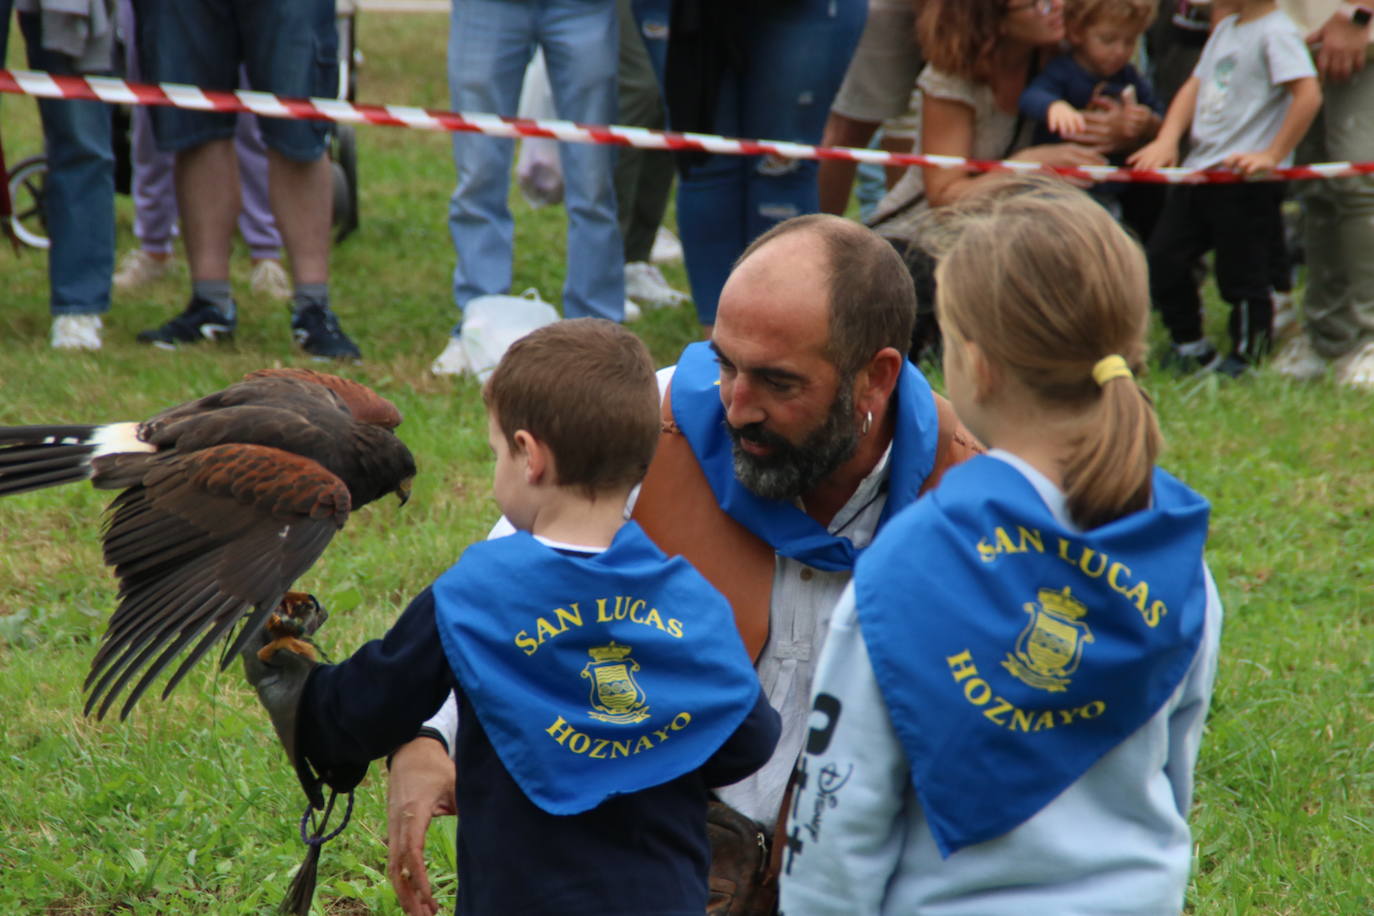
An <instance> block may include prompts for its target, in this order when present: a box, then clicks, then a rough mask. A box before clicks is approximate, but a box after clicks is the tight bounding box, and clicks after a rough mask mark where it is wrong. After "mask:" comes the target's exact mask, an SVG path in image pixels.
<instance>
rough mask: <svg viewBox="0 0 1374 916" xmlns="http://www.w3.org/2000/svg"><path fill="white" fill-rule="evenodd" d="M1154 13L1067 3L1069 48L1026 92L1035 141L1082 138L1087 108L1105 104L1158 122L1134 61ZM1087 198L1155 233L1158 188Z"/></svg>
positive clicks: (1125, 1) (1110, 189) (1097, 192)
mask: <svg viewBox="0 0 1374 916" xmlns="http://www.w3.org/2000/svg"><path fill="white" fill-rule="evenodd" d="M1154 15H1155V3H1154V0H1068V2H1066V3H1065V4H1064V32H1065V35H1066V37H1067V38H1068V41H1069V45H1070V47H1071V48H1072V50H1071V51H1070V52H1069V53H1068V54H1062V55H1060V56H1059V57H1056V58H1055V59H1054V60H1051V61H1050V62H1049V63H1048V64H1046V65H1045V69H1044V70H1042V71H1040V74H1039V75H1038V76H1036V77H1035V79H1033V80H1031V82H1030V85H1028V86H1027V87H1026V90H1025V92H1023V93H1022V94H1021V105H1020V108H1021V113H1022V114H1023V115H1025V116H1026V117H1028V118H1030V119H1032V120H1033V121H1035V122H1036V128H1035V135H1034V138H1033V139H1032V141H1031V142H1033V143H1056V142H1059V140H1060V139H1065V140H1068V139H1071V138H1072V137H1073V136H1074V135H1075V134H1078V133H1081V132H1082V131H1083V130H1084V129H1085V128H1086V127H1087V123H1086V122H1085V121H1084V119H1083V114H1082V110H1083V109H1087V108H1089V107H1091V106H1092V105H1093V104H1094V103H1095V102H1096V101H1097V100H1100V99H1113V100H1115V101H1118V102H1120V103H1121V104H1123V105H1133V104H1134V105H1140V106H1144V109H1145V110H1147V111H1148V112H1149V113H1150V117H1151V118H1152V119H1154V120H1156V121H1157V120H1158V118H1159V115H1160V114H1161V112H1162V108H1161V106H1160V104H1159V101H1158V99H1157V98H1156V96H1155V93H1154V89H1153V88H1152V87H1151V85H1150V81H1149V80H1147V79H1146V78H1145V77H1144V76H1142V75H1141V74H1140V72H1139V71H1138V70H1136V68H1135V66H1134V65H1133V64H1132V63H1131V56H1132V55H1133V54H1135V50H1136V47H1137V45H1139V44H1140V36H1141V35H1142V34H1144V32H1145V30H1146V29H1147V28H1149V26H1150V22H1151V21H1152V20H1153V19H1154ZM1146 136H1149V134H1148V133H1147V134H1146ZM1108 161H1109V162H1111V163H1112V164H1113V165H1123V164H1124V163H1125V161H1126V157H1125V156H1124V155H1114V156H1109V157H1108ZM1088 193H1090V194H1091V195H1092V196H1093V198H1094V199H1095V200H1097V202H1098V203H1100V204H1102V205H1103V206H1104V207H1106V208H1107V209H1108V210H1109V211H1111V213H1112V215H1113V216H1115V217H1116V218H1117V219H1119V220H1122V221H1123V222H1125V223H1126V224H1127V225H1129V226H1130V227H1131V228H1132V229H1133V230H1135V231H1136V233H1137V234H1139V235H1141V236H1142V237H1148V235H1149V233H1150V231H1151V230H1152V229H1153V228H1154V222H1155V220H1156V219H1157V218H1158V215H1159V209H1160V201H1161V194H1160V190H1159V188H1157V187H1154V186H1152V185H1131V184H1123V183H1121V182H1107V183H1103V184H1098V185H1094V186H1093V188H1092V190H1090V191H1089V192H1088Z"/></svg>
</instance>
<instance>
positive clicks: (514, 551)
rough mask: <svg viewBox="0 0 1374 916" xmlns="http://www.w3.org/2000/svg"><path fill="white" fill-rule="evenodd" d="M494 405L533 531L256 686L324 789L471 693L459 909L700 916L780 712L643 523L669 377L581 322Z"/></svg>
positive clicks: (604, 330) (508, 369)
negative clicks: (336, 654) (354, 638)
mask: <svg viewBox="0 0 1374 916" xmlns="http://www.w3.org/2000/svg"><path fill="white" fill-rule="evenodd" d="M483 397H484V400H485V401H486V405H487V410H488V440H489V442H490V444H491V448H492V451H493V452H494V453H495V456H496V466H495V469H494V474H493V487H492V489H493V493H494V496H495V498H496V502H497V503H498V505H499V506H500V508H501V511H502V512H503V513H504V514H505V516H506V518H507V519H508V520H509V521H510V522H511V523H512V524H513V525H514V526H515V528H516V529H517V530H516V533H514V534H511V535H509V536H507V537H501V538H496V539H493V540H488V541H485V542H481V543H478V544H474V545H472V546H471V547H469V548H468V549H467V551H466V552H465V553H464V554H463V556H462V558H461V560H460V561H459V562H458V563H457V564H456V565H455V566H453V567H452V568H451V569H449V570H448V571H447V572H446V573H444V574H443V575H441V576H440V577H439V578H438V579H437V580H436V581H435V582H434V584H433V585H432V586H431V587H430V588H427V589H426V590H425V591H424V592H422V593H421V594H420V595H419V596H418V597H417V598H416V599H415V600H414V601H412V602H411V604H410V606H409V607H408V608H407V609H406V611H405V612H404V613H403V614H402V615H401V617H400V619H399V620H398V621H397V622H396V624H395V625H394V626H393V627H392V629H391V631H390V632H389V633H388V634H387V635H386V636H385V638H383V639H382V640H378V641H374V642H371V643H368V644H367V645H365V646H363V648H362V649H360V650H359V651H358V652H357V653H355V654H354V655H353V657H352V658H350V659H348V660H347V661H345V662H343V663H342V664H340V665H319V666H313V665H312V664H311V663H309V662H306V661H305V660H304V659H302V658H301V656H298V655H295V654H294V653H290V652H280V651H279V652H277V654H276V655H274V656H273V657H272V659H271V664H270V665H255V664H254V663H253V662H252V661H251V660H250V661H249V662H248V666H247V667H248V668H249V679H250V680H251V681H253V683H254V684H255V686H257V687H258V692H259V696H260V697H261V698H262V700H263V703H264V705H265V706H266V707H267V708H268V711H269V712H271V713H272V717H273V723H274V725H276V726H277V728H278V732H279V733H283V734H284V735H286V736H289V737H290V738H293V739H294V740H284V742H283V743H284V744H286V746H287V751H288V755H289V756H291V757H292V759H293V761H294V762H295V763H296V764H297V768H298V771H299V770H301V769H302V765H304V776H303V781H304V782H306V783H307V784H308V783H309V780H310V779H311V778H312V776H313V774H312V773H311V770H312V769H313V771H314V773H317V774H318V779H319V781H320V782H323V783H327V784H329V785H330V786H331V787H333V788H335V789H337V790H347V789H351V788H352V787H353V786H354V785H355V784H356V783H357V782H358V780H359V779H361V777H362V775H363V773H364V772H365V771H366V766H367V762H368V761H369V760H372V759H374V758H376V757H380V756H382V755H384V754H386V753H388V752H389V751H392V750H394V749H395V748H396V747H398V746H399V745H401V744H402V743H404V742H406V741H408V740H410V739H411V738H413V737H414V736H415V735H416V734H417V732H418V731H419V730H420V726H421V724H422V723H423V722H424V720H425V719H426V718H428V717H429V716H430V715H431V714H433V713H434V711H435V710H436V709H438V708H439V706H440V704H441V703H442V702H443V701H444V698H445V696H446V694H447V693H448V691H449V690H450V689H452V690H453V691H454V693H455V694H456V696H457V698H458V708H459V727H458V734H457V740H456V746H455V747H454V748H452V749H451V750H452V751H453V756H454V758H455V761H456V766H457V773H458V778H457V787H456V805H457V809H458V811H459V813H460V814H461V820H460V823H459V829H458V903H457V912H458V913H465V914H466V913H471V914H491V913H517V912H518V913H549V914H577V913H587V914H591V913H597V914H606V913H623V914H627V916H628V914H682V916H687V914H691V916H699V914H700V913H702V912H703V911H704V909H705V906H706V901H707V867H708V863H709V861H710V850H709V846H708V843H707V837H706V805H707V790H708V788H709V787H713V786H717V785H725V784H728V783H732V782H735V781H737V780H739V779H741V778H743V777H744V776H746V775H748V774H749V773H752V772H753V771H754V770H756V769H757V768H758V767H760V766H761V765H763V763H765V762H766V761H767V760H768V758H769V756H770V755H771V753H772V750H773V747H774V745H775V744H776V743H777V738H778V732H779V719H778V715H777V713H776V712H774V711H773V709H772V708H771V707H770V706H769V705H768V702H767V700H766V698H765V697H764V695H763V692H762V690H761V688H760V686H759V682H758V677H757V675H755V673H754V669H753V666H752V663H751V661H750V659H749V657H748V655H747V654H746V652H745V649H744V646H743V644H742V642H741V641H740V638H739V635H738V632H737V630H736V628H735V625H734V620H733V616H732V613H731V609H730V605H729V604H728V602H726V600H725V599H724V598H723V597H722V596H721V595H720V593H719V592H717V591H716V590H715V589H713V588H712V587H711V586H710V585H708V584H707V582H706V580H705V579H703V578H701V576H700V575H699V574H698V573H697V572H696V571H695V570H694V569H693V568H692V567H691V566H690V565H689V564H688V563H687V562H686V561H685V560H683V559H682V558H681V557H677V558H672V559H670V558H668V557H667V556H665V555H664V554H663V553H662V552H661V551H660V550H659V549H658V548H657V547H655V546H654V545H653V543H652V542H650V541H649V540H648V538H647V537H646V536H645V535H644V533H643V531H641V530H640V528H639V526H638V525H637V524H635V523H634V522H627V521H625V517H624V506H625V502H626V498H627V497H628V495H629V492H630V490H631V488H632V487H634V486H635V485H636V484H637V483H638V482H639V480H640V479H641V478H642V477H643V475H644V473H645V471H646V469H647V468H648V464H649V460H650V458H651V457H652V456H653V452H654V448H655V446H656V444H657V441H658V436H659V427H660V422H661V421H660V413H659V401H658V388H657V384H656V382H655V378H654V368H653V364H652V362H651V361H650V359H649V355H648V352H647V351H646V350H645V348H644V345H643V343H641V342H640V341H639V339H638V338H637V337H635V336H634V335H633V334H631V333H630V332H629V331H626V330H624V329H623V328H621V327H619V326H618V325H616V324H614V323H612V322H609V321H603V320H600V319H579V320H573V321H563V322H559V323H557V324H553V325H549V326H546V327H543V328H540V329H539V330H536V331H534V332H533V333H531V334H530V335H529V336H527V337H525V338H523V339H521V340H519V341H517V342H516V343H515V344H514V345H512V347H511V348H510V350H509V351H508V352H507V354H506V355H505V357H504V358H503V359H502V360H501V363H500V365H498V366H497V368H496V371H495V372H494V373H493V375H492V376H491V379H490V380H489V381H488V382H487V384H486V386H485V388H484V389H483ZM255 669H256V677H255ZM274 678H275V679H276V680H273V679H274ZM293 717H294V718H293ZM294 723H299V724H298V725H295V726H294V727H293V724H294ZM419 891H420V893H419V895H418V896H419V900H418V903H419V905H420V906H421V908H423V909H424V910H426V911H429V912H433V911H434V904H433V900H432V898H430V897H429V891H428V888H427V887H422V888H420V889H419Z"/></svg>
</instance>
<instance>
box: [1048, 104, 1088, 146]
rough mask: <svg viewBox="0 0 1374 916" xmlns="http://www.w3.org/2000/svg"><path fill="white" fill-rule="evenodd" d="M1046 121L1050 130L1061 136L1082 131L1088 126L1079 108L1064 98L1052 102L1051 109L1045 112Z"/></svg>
mask: <svg viewBox="0 0 1374 916" xmlns="http://www.w3.org/2000/svg"><path fill="white" fill-rule="evenodd" d="M1045 122H1046V123H1047V124H1049V127H1050V130H1052V131H1054V132H1055V133H1056V134H1059V135H1060V136H1061V137H1067V136H1068V135H1070V134H1078V133H1082V132H1083V131H1084V130H1085V129H1086V128H1087V126H1088V124H1087V122H1086V121H1084V120H1083V115H1082V114H1081V113H1080V112H1079V111H1078V109H1077V108H1074V107H1073V106H1072V105H1070V104H1069V103H1068V102H1065V101H1064V100H1062V99H1061V100H1059V101H1058V102H1053V103H1051V104H1050V108H1049V111H1047V112H1046V113H1045Z"/></svg>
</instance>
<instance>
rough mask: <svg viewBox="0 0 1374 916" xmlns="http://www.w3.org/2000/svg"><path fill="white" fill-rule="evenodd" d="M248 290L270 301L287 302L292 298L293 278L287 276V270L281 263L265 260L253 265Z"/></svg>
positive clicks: (269, 259) (270, 259)
mask: <svg viewBox="0 0 1374 916" xmlns="http://www.w3.org/2000/svg"><path fill="white" fill-rule="evenodd" d="M248 288H249V289H251V290H252V291H253V293H254V294H255V295H258V296H266V297H268V298H270V299H280V300H281V301H283V302H285V301H286V300H287V299H290V298H291V278H290V277H288V276H287V275H286V268H284V267H282V266H281V261H277V260H274V259H272V258H264V259H263V260H261V261H258V262H257V263H255V264H254V265H253V272H252V273H251V274H249V276H248Z"/></svg>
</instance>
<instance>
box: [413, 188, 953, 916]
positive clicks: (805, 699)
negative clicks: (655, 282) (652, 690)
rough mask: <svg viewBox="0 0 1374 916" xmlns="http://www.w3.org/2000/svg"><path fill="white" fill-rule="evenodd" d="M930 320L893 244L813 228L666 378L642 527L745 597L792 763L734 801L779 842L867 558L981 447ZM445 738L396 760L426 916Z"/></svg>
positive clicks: (746, 622)
mask: <svg viewBox="0 0 1374 916" xmlns="http://www.w3.org/2000/svg"><path fill="white" fill-rule="evenodd" d="M915 316H916V298H915V292H914V290H913V287H912V282H911V278H910V275H909V274H908V272H907V270H906V267H905V266H904V264H903V263H902V260H901V258H900V257H899V256H898V255H897V254H896V253H895V252H894V251H893V249H892V248H891V246H889V245H888V244H887V243H886V242H885V241H884V240H883V239H881V238H880V237H879V236H877V235H876V234H874V233H873V232H871V231H870V230H868V229H866V228H864V227H862V226H860V225H858V224H856V223H852V222H849V221H847V220H844V219H841V218H839V217H834V216H826V215H810V216H803V217H798V218H796V219H793V220H789V221H788V222H785V223H782V224H780V225H778V226H776V227H775V228H773V229H772V230H770V231H769V232H768V233H766V234H764V235H763V236H760V237H759V239H758V240H757V241H755V242H754V243H753V245H751V246H750V247H749V248H748V249H747V250H746V251H745V253H744V254H743V255H742V256H741V257H740V260H739V262H738V263H737V264H736V265H735V269H734V270H733V272H732V273H731V275H730V277H729V279H728V280H727V282H726V284H725V288H724V290H723V291H722V293H721V297H720V306H719V310H718V313H717V316H716V324H715V328H714V330H713V332H712V335H711V340H710V342H709V343H698V344H692V345H690V346H688V347H687V348H686V349H685V350H684V351H683V353H682V356H681V357H680V358H679V360H678V363H677V365H676V366H674V367H671V368H668V369H664V370H662V371H661V372H660V373H659V380H660V386H661V387H662V388H663V389H664V398H663V418H664V431H663V435H662V436H661V437H660V441H659V446H658V451H657V452H656V453H655V456H654V460H653V463H652V464H651V465H650V468H649V472H648V475H647V476H646V478H645V480H644V484H643V487H642V488H641V490H640V492H639V494H638V496H637V498H636V500H635V502H634V509H633V515H634V518H635V519H636V520H637V521H638V522H639V523H640V525H641V526H642V527H643V528H644V530H645V531H646V532H647V533H648V534H649V536H650V537H651V538H652V539H653V540H654V541H655V542H656V543H657V544H658V546H659V547H661V548H662V549H663V550H664V551H665V552H667V553H669V554H682V555H683V556H685V557H686V558H687V559H688V560H690V561H691V562H692V563H693V565H695V566H696V567H697V569H698V570H699V571H700V572H701V573H702V574H703V575H704V576H705V577H706V578H707V579H708V580H709V581H710V582H711V583H712V584H713V585H715V586H716V588H718V589H719V590H720V591H722V592H723V593H724V594H725V596H726V597H727V598H729V599H730V602H731V604H732V606H733V607H734V611H735V620H736V625H737V626H738V627H739V630H740V634H741V636H743V638H744V642H745V646H746V647H747V648H748V649H749V651H750V653H751V654H752V655H753V657H754V659H755V668H756V670H757V672H758V675H759V679H760V681H761V682H762V684H763V687H764V690H765V691H766V693H767V695H768V699H769V702H770V703H772V705H773V707H774V708H775V709H777V710H778V711H779V713H781V715H782V722H783V726H782V737H781V740H780V741H779V742H778V747H777V750H776V751H775V752H774V755H773V757H772V759H771V760H770V761H769V762H768V763H767V764H766V765H765V766H764V767H763V768H762V769H761V770H759V771H758V772H757V773H755V774H754V775H753V776H751V777H749V778H748V779H746V780H744V781H743V782H740V783H736V784H735V785H733V786H729V787H727V788H725V789H723V790H720V791H719V793H718V794H719V795H720V797H721V799H722V800H723V801H725V802H726V803H727V804H729V805H730V806H732V807H733V808H735V809H736V810H737V811H739V812H741V813H743V814H744V815H745V816H747V817H749V818H751V819H752V820H754V821H756V822H758V824H760V825H761V832H763V833H765V834H768V833H771V832H772V831H773V828H774V826H775V824H776V823H777V822H778V821H779V812H780V809H781V807H782V804H783V797H784V793H785V791H786V788H787V784H788V780H789V777H790V776H791V773H792V768H793V764H794V763H795V762H796V760H797V757H798V755H799V753H800V751H801V748H802V742H803V738H804V737H805V735H806V725H807V718H808V715H809V712H810V689H811V675H812V671H813V665H814V663H815V659H816V658H817V657H818V655H819V653H820V649H821V645H822V643H823V641H824V639H825V634H826V630H827V626H828V623H829V618H830V612H831V608H832V607H833V606H834V605H835V602H836V600H837V599H838V598H839V596H840V593H841V592H842V591H843V590H844V587H845V585H846V584H847V583H848V582H849V580H850V577H851V575H852V573H853V567H854V562H855V560H856V559H857V557H858V555H859V554H860V553H861V552H862V551H863V550H864V548H866V547H867V546H868V544H869V542H870V541H871V540H872V538H873V537H874V535H875V533H876V532H877V530H878V529H879V528H880V527H881V526H882V525H883V524H884V523H886V522H887V520H888V519H890V518H891V517H892V516H893V515H895V514H896V513H897V512H898V511H900V510H901V509H902V508H904V507H905V506H907V505H910V504H911V503H912V502H914V501H915V499H916V498H917V496H918V495H919V494H920V493H921V492H922V491H923V490H925V489H927V488H928V487H929V486H930V485H933V484H934V482H935V481H936V480H937V479H938V477H939V474H940V472H941V471H943V469H944V468H945V467H947V466H948V465H949V464H952V463H953V462H955V461H958V460H962V459H963V458H965V457H968V456H969V455H970V454H972V453H973V452H974V451H975V450H977V449H978V446H977V444H976V442H975V441H974V439H973V437H972V436H971V435H970V434H969V433H968V432H967V431H966V430H964V429H963V428H962V426H960V425H959V424H958V421H957V420H956V419H955V418H954V417H953V413H952V411H950V410H949V408H948V405H947V403H946V402H944V399H943V398H940V397H939V396H938V395H935V394H934V393H933V392H932V391H931V389H930V386H929V385H928V384H927V383H926V380H925V378H924V377H923V376H922V375H921V373H920V371H919V370H918V369H916V367H915V366H913V365H911V364H910V363H908V362H907V361H906V359H905V357H904V355H903V354H904V353H905V352H906V349H907V346H908V344H909V342H910V338H911V328H912V324H913V322H914V321H915ZM498 531H499V526H498ZM451 705H452V704H450V708H451ZM430 724H431V725H432V726H433V728H430V729H427V730H426V732H425V733H424V734H423V735H422V736H421V737H419V738H417V739H415V740H414V741H412V742H410V743H409V744H407V745H405V746H403V747H402V748H401V749H400V750H398V751H397V753H396V754H395V756H394V758H393V761H392V765H391V787H390V806H389V807H390V825H389V828H390V829H389V834H390V852H389V860H390V861H389V873H390V875H391V879H392V883H393V885H394V886H395V887H396V891H397V895H398V897H399V898H400V902H401V904H402V906H404V907H405V908H406V911H407V912H410V913H429V912H434V910H433V906H434V904H433V899H432V897H431V896H430V893H429V885H428V880H427V878H426V876H425V872H424V862H423V858H422V854H423V848H424V835H425V828H426V826H427V825H428V822H429V818H430V816H431V815H432V814H433V813H439V812H443V811H448V810H451V798H452V793H453V780H454V769H453V765H452V763H451V762H450V760H449V758H448V755H447V753H446V750H445V749H446V747H451V746H452V744H453V741H452V736H453V734H454V731H455V722H454V719H453V716H452V714H451V712H448V711H442V712H441V713H440V715H439V716H436V718H435V719H434V720H431V723H430ZM431 739H434V740H431ZM784 820H785V819H784ZM608 867H613V865H612V864H611V863H608Z"/></svg>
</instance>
